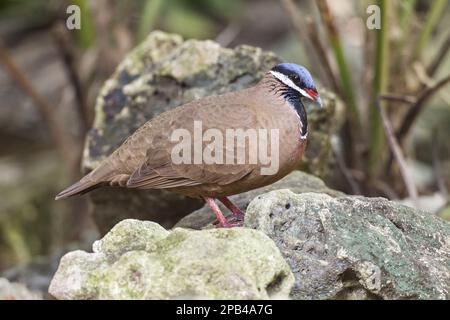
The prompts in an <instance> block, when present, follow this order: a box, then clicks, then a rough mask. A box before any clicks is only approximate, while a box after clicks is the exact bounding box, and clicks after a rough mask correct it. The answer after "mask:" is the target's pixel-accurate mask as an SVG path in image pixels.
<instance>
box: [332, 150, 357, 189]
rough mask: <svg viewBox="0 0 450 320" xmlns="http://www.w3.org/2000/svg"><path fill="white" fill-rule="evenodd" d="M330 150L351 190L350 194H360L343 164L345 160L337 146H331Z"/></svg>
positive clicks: (354, 181)
mask: <svg viewBox="0 0 450 320" xmlns="http://www.w3.org/2000/svg"><path fill="white" fill-rule="evenodd" d="M331 149H332V151H333V155H334V158H335V159H336V162H337V165H338V167H339V170H340V171H341V172H342V175H343V176H344V179H345V180H346V181H347V183H348V185H349V186H350V188H351V190H352V194H362V192H361V189H360V187H359V185H358V183H357V182H356V180H355V179H354V177H353V176H352V174H351V172H350V170H349V169H348V168H347V165H346V164H345V159H344V157H343V155H342V153H341V152H340V151H339V150H338V148H337V146H335V145H334V144H332V145H331Z"/></svg>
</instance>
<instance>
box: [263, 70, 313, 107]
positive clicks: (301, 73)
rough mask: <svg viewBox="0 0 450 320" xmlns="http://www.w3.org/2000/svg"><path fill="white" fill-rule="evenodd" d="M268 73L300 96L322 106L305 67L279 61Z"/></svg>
mask: <svg viewBox="0 0 450 320" xmlns="http://www.w3.org/2000/svg"><path fill="white" fill-rule="evenodd" d="M270 73H271V74H272V76H273V77H274V78H275V79H277V80H278V81H279V82H281V83H282V84H283V85H285V86H287V87H288V88H289V89H292V90H295V91H296V92H298V93H299V94H300V96H301V97H305V98H308V99H310V100H312V101H314V102H315V103H317V104H318V105H319V106H320V107H321V106H322V101H321V100H320V96H319V93H318V92H317V89H316V86H315V85H314V81H313V79H312V77H311V74H310V73H309V71H308V70H307V69H306V68H305V67H303V66H299V65H298V64H295V63H280V64H278V65H276V66H275V67H273V68H272V69H271V70H270Z"/></svg>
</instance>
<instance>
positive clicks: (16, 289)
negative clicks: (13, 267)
mask: <svg viewBox="0 0 450 320" xmlns="http://www.w3.org/2000/svg"><path fill="white" fill-rule="evenodd" d="M41 299H42V294H41V293H40V292H35V291H31V290H29V289H28V288H27V287H25V286H24V285H23V284H20V283H13V282H9V281H8V280H7V279H5V278H0V300H41Z"/></svg>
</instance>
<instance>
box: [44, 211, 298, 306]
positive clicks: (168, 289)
mask: <svg viewBox="0 0 450 320" xmlns="http://www.w3.org/2000/svg"><path fill="white" fill-rule="evenodd" d="M93 251H94V252H93V253H87V252H85V251H74V252H71V253H68V254H67V255H65V256H64V257H63V258H62V260H61V263H60V266H59V268H58V271H57V273H56V275H55V277H54V278H53V280H52V282H51V285H50V288H49V292H50V293H51V294H52V295H53V296H55V297H56V298H58V299H177V298H207V299H269V298H271V299H273V298H287V297H288V295H289V292H290V290H291V288H292V286H293V283H294V277H293V275H292V273H291V271H290V269H289V266H288V265H287V263H286V261H285V260H284V259H283V257H282V256H281V254H280V252H279V250H278V249H277V247H276V245H275V244H274V243H273V241H272V240H270V239H269V238H268V237H267V236H266V235H264V234H263V233H262V232H260V231H256V230H251V229H242V228H236V229H212V230H203V231H189V230H186V229H180V228H177V229H174V230H173V231H171V232H169V231H166V230H165V229H164V228H162V227H161V226H160V225H158V224H156V223H153V222H144V221H137V220H124V221H122V222H120V223H119V224H118V225H116V226H115V227H114V228H113V229H112V230H111V231H110V232H109V233H108V234H106V236H105V237H104V238H103V239H102V240H100V241H97V242H95V243H94V245H93Z"/></svg>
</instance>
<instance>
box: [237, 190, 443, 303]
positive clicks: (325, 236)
mask: <svg viewBox="0 0 450 320" xmlns="http://www.w3.org/2000/svg"><path fill="white" fill-rule="evenodd" d="M245 226H246V227H249V228H255V229H258V230H261V231H263V232H264V233H266V234H267V235H268V236H269V237H271V238H272V239H273V240H274V241H275V243H276V244H277V246H278V247H279V249H280V251H281V253H282V254H283V256H284V257H285V259H286V260H287V262H288V263H289V265H290V267H291V269H292V271H293V272H294V275H295V278H296V282H295V286H294V289H293V291H292V293H291V294H292V297H293V298H294V299H450V293H449V292H450V224H449V223H447V222H445V221H444V220H441V219H440V218H437V217H435V216H433V215H431V214H429V213H427V212H423V211H419V210H415V209H412V208H410V207H407V206H404V205H401V204H398V203H395V202H391V201H388V200H386V199H382V198H364V197H357V196H337V197H332V196H330V195H328V194H322V193H304V194H296V193H294V192H292V191H290V190H276V191H272V192H269V193H267V194H264V195H261V196H259V197H257V198H255V199H254V200H253V201H252V202H251V203H250V205H249V206H248V208H247V215H246V220H245Z"/></svg>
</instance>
